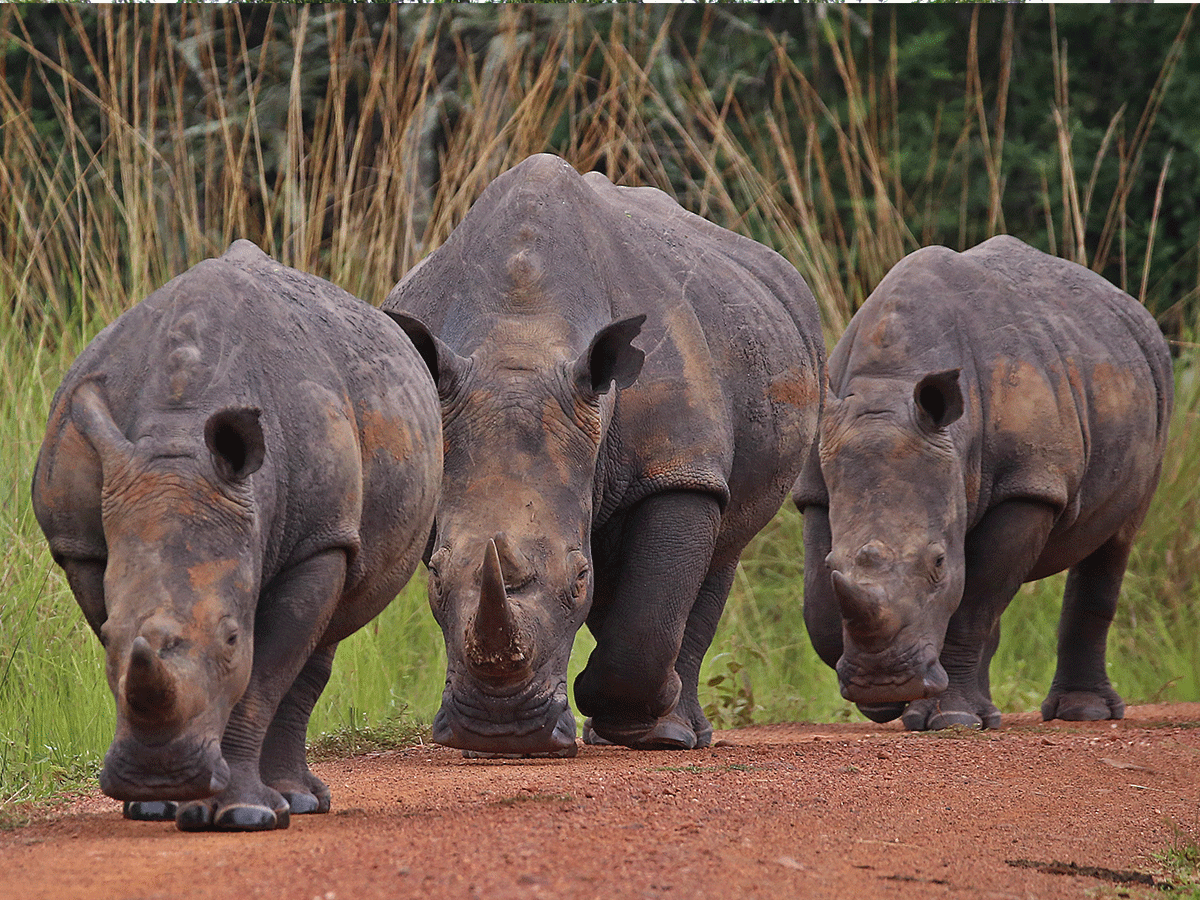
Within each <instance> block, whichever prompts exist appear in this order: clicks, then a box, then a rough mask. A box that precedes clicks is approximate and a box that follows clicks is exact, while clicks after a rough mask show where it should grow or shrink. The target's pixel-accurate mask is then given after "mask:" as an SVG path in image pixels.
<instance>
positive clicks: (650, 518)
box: [575, 491, 721, 750]
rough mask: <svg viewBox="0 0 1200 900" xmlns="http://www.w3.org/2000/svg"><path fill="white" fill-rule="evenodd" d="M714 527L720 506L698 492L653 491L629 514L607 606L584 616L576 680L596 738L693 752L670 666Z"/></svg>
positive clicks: (699, 581)
mask: <svg viewBox="0 0 1200 900" xmlns="http://www.w3.org/2000/svg"><path fill="white" fill-rule="evenodd" d="M720 520H721V509H720V504H719V503H718V502H717V499H716V498H715V497H713V496H711V495H709V494H702V493H699V492H696V491H672V492H668V493H663V494H655V495H653V496H651V497H648V498H646V499H645V500H643V501H642V502H641V503H639V504H638V506H637V507H636V508H635V509H634V510H632V511H631V512H630V513H629V515H628V516H627V517H626V520H625V523H624V526H623V530H622V534H621V540H620V550H619V555H618V556H617V557H616V561H615V565H616V566H617V572H618V574H617V575H616V577H615V579H613V580H614V582H615V583H614V586H613V589H612V595H611V599H609V601H608V603H607V604H605V608H604V609H600V610H595V615H594V616H593V617H591V618H590V619H589V626H590V627H592V629H593V631H594V633H595V635H596V649H595V650H593V651H592V655H591V657H590V658H589V659H588V664H587V666H586V668H584V670H583V672H581V673H580V675H579V677H578V678H577V679H576V680H575V699H576V702H577V703H578V705H579V709H580V711H581V712H583V713H584V714H585V715H588V716H591V723H590V725H591V728H590V731H591V733H592V735H594V736H595V737H599V738H601V739H603V740H605V741H609V742H612V743H617V744H624V745H625V746H627V747H637V748H641V749H686V750H690V749H692V748H693V747H695V746H696V741H697V736H696V732H695V730H694V728H693V725H692V722H691V721H690V718H689V717H688V716H686V715H685V714H684V712H683V711H682V710H680V709H679V702H680V697H681V693H682V691H681V687H682V681H681V679H680V676H679V673H678V672H677V671H676V669H675V663H676V661H677V659H678V657H679V651H680V647H681V645H682V643H683V636H684V632H685V630H686V627H687V621H688V616H689V615H690V614H691V611H692V608H693V607H694V606H695V604H696V599H697V595H698V594H699V592H700V588H701V585H702V583H703V582H704V579H705V577H706V575H707V574H708V570H709V566H710V564H711V560H712V554H713V548H714V547H715V546H716V539H717V531H718V528H719V526H720ZM593 740H594V738H593Z"/></svg>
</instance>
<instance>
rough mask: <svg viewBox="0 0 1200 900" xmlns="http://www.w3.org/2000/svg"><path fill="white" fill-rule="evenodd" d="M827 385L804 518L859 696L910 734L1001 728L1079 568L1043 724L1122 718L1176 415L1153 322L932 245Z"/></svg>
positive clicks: (1075, 282) (1099, 294) (1071, 283)
mask: <svg viewBox="0 0 1200 900" xmlns="http://www.w3.org/2000/svg"><path fill="white" fill-rule="evenodd" d="M829 373H830V382H831V388H832V394H833V396H832V397H829V398H827V399H826V403H825V411H824V418H823V419H822V423H821V428H820V438H819V442H818V450H817V453H818V456H819V464H817V463H818V461H817V460H814V464H813V465H811V466H810V467H808V468H806V469H805V474H804V476H803V477H802V479H801V481H800V482H799V483H798V484H797V489H796V493H795V501H796V504H797V505H798V506H799V507H800V509H801V510H802V511H803V512H804V545H805V583H804V616H805V622H806V624H807V626H808V631H809V635H810V637H811V638H812V641H813V644H814V646H815V647H816V649H817V652H818V653H819V655H820V656H821V658H822V659H823V660H825V662H826V663H828V664H829V665H830V666H834V667H835V668H836V669H837V672H838V680H839V683H840V685H841V691H842V695H843V696H844V697H846V698H847V699H848V700H851V701H854V702H856V703H857V704H858V705H859V707H860V708H861V709H862V710H863V712H864V713H865V714H866V715H868V716H869V717H871V718H872V719H875V720H876V721H881V722H882V721H887V720H888V719H893V718H895V717H896V716H898V715H901V714H902V716H903V722H904V725H905V726H906V727H907V728H909V729H910V730H922V729H938V728H944V727H947V726H950V725H956V724H959V725H967V726H980V725H982V726H984V727H989V728H993V727H998V726H999V724H1000V712H999V710H997V708H996V706H995V705H994V704H993V703H992V701H991V692H990V687H989V681H988V667H989V664H990V662H991V658H992V655H993V653H994V652H995V650H996V647H997V645H998V643H999V640H1000V616H1001V613H1002V612H1003V611H1004V609H1005V607H1006V606H1007V605H1008V603H1009V601H1010V600H1011V599H1012V598H1013V595H1014V594H1015V593H1016V591H1017V589H1018V587H1019V586H1020V585H1021V584H1022V583H1023V582H1026V581H1033V580H1035V579H1038V578H1044V577H1046V576H1048V575H1051V574H1053V573H1055V572H1060V571H1062V570H1064V569H1069V570H1070V573H1069V575H1068V577H1067V586H1066V593H1065V597H1064V601H1063V608H1062V614H1061V620H1060V623H1059V632H1058V667H1057V670H1056V672H1055V676H1054V682H1053V684H1052V686H1051V688H1050V691H1049V695H1048V696H1047V698H1046V700H1045V702H1044V703H1043V705H1042V715H1043V717H1044V718H1045V719H1047V720H1049V719H1053V718H1060V719H1069V720H1095V719H1105V718H1121V716H1122V715H1123V713H1124V703H1123V702H1122V700H1121V698H1120V697H1119V696H1118V695H1117V693H1116V691H1114V690H1113V687H1112V685H1111V684H1110V683H1109V680H1108V675H1107V673H1106V670H1105V638H1106V635H1107V633H1108V627H1109V624H1110V623H1111V621H1112V617H1113V614H1114V611H1115V608H1116V603H1117V595H1118V593H1119V591H1120V587H1121V580H1122V578H1123V576H1124V573H1125V566H1126V563H1127V561H1128V558H1129V550H1130V545H1131V544H1132V542H1133V539H1134V535H1135V533H1136V532H1137V529H1138V527H1139V526H1140V524H1141V522H1142V519H1143V517H1144V516H1145V514H1146V509H1147V507H1148V506H1149V504H1150V498H1151V496H1152V495H1153V493H1154V489H1155V486H1156V485H1157V483H1158V477H1159V472H1160V469H1161V465H1162V457H1163V450H1164V447H1165V445H1166V440H1167V426H1168V420H1169V418H1170V413H1171V405H1172V378H1171V364H1170V359H1169V355H1168V350H1167V346H1166V342H1165V341H1164V339H1163V336H1162V334H1161V332H1160V331H1159V328H1158V326H1157V325H1156V324H1155V322H1154V319H1153V318H1152V317H1151V316H1150V315H1149V313H1147V312H1146V310H1145V309H1143V308H1142V306H1141V305H1140V304H1138V303H1137V301H1135V300H1134V299H1133V298H1132V297H1130V296H1129V295H1128V294H1125V293H1124V292H1123V291H1120V290H1119V289H1117V288H1116V287H1114V286H1113V285H1111V284H1109V283H1108V282H1107V281H1105V280H1104V279H1103V278H1101V277H1100V276H1098V275H1096V274H1094V273H1093V272H1091V271H1088V270H1087V269H1085V268H1083V267H1082V266H1079V265H1076V264H1074V263H1070V262H1065V261H1063V260H1060V259H1056V258H1054V257H1051V256H1047V255H1046V254H1044V253H1041V252H1039V251H1037V250H1035V249H1033V248H1031V247H1029V246H1026V245H1025V244H1023V243H1021V242H1020V241H1018V240H1016V239H1015V238H1011V237H1008V236H1001V237H995V238H992V239H991V240H988V241H986V242H984V243H982V244H980V245H979V246H977V247H975V248H973V249H971V250H968V251H966V252H965V253H955V252H953V251H951V250H948V249H946V248H944V247H928V248H925V249H922V250H918V251H917V252H915V253H913V254H911V255H909V256H908V257H906V258H905V259H903V260H901V261H900V262H899V263H898V264H897V265H896V266H895V268H893V269H892V270H891V272H889V273H888V275H887V276H886V277H885V278H884V279H883V281H882V282H881V283H880V284H879V287H878V288H877V289H876V290H875V291H874V292H873V293H872V294H871V296H870V297H869V298H867V301H866V302H865V303H864V304H863V306H862V308H861V309H860V310H859V311H858V313H857V314H856V315H855V316H854V318H853V319H852V320H851V322H850V325H849V327H848V328H847V329H846V333H845V335H844V336H843V337H842V339H841V340H840V341H839V342H838V344H837V346H836V347H835V348H834V351H833V353H832V354H831V355H830V360H829ZM906 704H907V706H906Z"/></svg>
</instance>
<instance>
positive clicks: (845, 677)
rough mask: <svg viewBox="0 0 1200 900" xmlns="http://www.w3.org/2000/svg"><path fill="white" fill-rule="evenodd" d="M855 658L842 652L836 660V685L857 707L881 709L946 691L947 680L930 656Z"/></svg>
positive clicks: (855, 655) (919, 652)
mask: <svg viewBox="0 0 1200 900" xmlns="http://www.w3.org/2000/svg"><path fill="white" fill-rule="evenodd" d="M874 656H875V658H872V655H857V654H848V653H843V654H842V658H841V659H839V660H838V664H837V675H838V686H839V688H840V689H841V692H842V697H843V698H845V699H846V700H849V701H850V702H852V703H857V704H859V705H860V706H882V705H887V704H893V703H905V702H908V701H909V700H921V699H924V698H926V697H936V696H938V695H939V694H941V693H942V692H943V691H945V690H946V687H947V686H948V685H949V683H950V678H949V676H948V675H947V674H946V670H945V669H944V668H943V667H942V664H941V662H939V661H938V659H937V657H936V656H932V654H931V653H928V652H923V651H922V650H921V649H920V648H919V649H918V651H917V652H915V653H911V654H907V655H906V656H907V658H903V657H902V658H897V657H896V656H893V655H891V654H885V655H884V657H883V658H880V656H879V655H874Z"/></svg>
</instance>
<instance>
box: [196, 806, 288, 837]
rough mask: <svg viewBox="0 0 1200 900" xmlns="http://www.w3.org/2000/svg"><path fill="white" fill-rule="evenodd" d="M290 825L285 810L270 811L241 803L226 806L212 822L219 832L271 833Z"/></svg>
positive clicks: (262, 807) (263, 807)
mask: <svg viewBox="0 0 1200 900" xmlns="http://www.w3.org/2000/svg"><path fill="white" fill-rule="evenodd" d="M290 824H291V814H290V813H289V811H288V810H287V809H286V808H284V809H281V810H272V809H268V808H267V807H265V806H256V805H253V804H242V803H239V804H236V805H233V806H226V807H225V808H224V809H222V810H221V811H220V812H219V813H217V816H216V818H215V819H214V821H213V827H214V828H217V829H219V830H220V831H272V830H275V829H284V828H287V827H288V825H290Z"/></svg>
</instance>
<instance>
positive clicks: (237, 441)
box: [204, 406, 266, 481]
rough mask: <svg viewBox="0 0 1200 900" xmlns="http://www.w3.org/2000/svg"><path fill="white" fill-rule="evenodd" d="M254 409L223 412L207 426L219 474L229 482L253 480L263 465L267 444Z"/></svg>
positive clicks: (246, 408)
mask: <svg viewBox="0 0 1200 900" xmlns="http://www.w3.org/2000/svg"><path fill="white" fill-rule="evenodd" d="M260 415H262V411H261V410H259V409H256V408H254V407H248V406H246V407H236V408H231V409H223V410H221V411H220V412H215V413H213V414H212V415H211V416H209V418H208V421H207V422H205V423H204V443H205V444H206V445H207V446H208V452H209V453H210V454H212V460H213V466H214V467H215V468H216V470H217V474H218V475H220V476H221V477H222V478H224V479H226V480H228V481H242V480H243V479H246V478H249V477H250V476H251V475H253V474H254V473H255V472H257V471H258V470H259V468H260V467H261V466H262V464H263V458H264V456H265V455H266V442H265V440H264V439H263V431H262V424H261V423H260V422H259V416H260Z"/></svg>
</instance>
